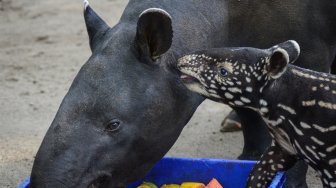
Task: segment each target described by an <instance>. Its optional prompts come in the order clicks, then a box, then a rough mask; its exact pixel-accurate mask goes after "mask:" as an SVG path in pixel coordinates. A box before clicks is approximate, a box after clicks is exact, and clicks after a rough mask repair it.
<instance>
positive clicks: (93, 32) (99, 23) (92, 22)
mask: <svg viewBox="0 0 336 188" xmlns="http://www.w3.org/2000/svg"><path fill="white" fill-rule="evenodd" d="M84 19H85V24H86V29H87V32H88V34H89V39H90V48H91V51H92V52H93V51H94V49H95V48H96V47H97V44H98V43H99V41H100V40H99V39H101V38H102V36H103V35H104V33H105V32H106V31H107V30H108V29H109V28H110V27H109V26H108V25H107V24H106V23H105V22H104V20H102V19H101V18H100V17H99V16H98V15H97V14H96V13H95V12H94V11H93V9H92V8H91V7H90V5H89V1H88V0H84Z"/></svg>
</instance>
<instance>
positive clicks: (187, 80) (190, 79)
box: [180, 74, 198, 83]
mask: <svg viewBox="0 0 336 188" xmlns="http://www.w3.org/2000/svg"><path fill="white" fill-rule="evenodd" d="M180 78H181V80H182V81H183V82H184V83H194V82H198V80H197V79H196V78H194V77H192V76H189V75H186V74H182V75H181V76H180Z"/></svg>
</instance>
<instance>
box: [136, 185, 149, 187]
mask: <svg viewBox="0 0 336 188" xmlns="http://www.w3.org/2000/svg"><path fill="white" fill-rule="evenodd" d="M137 188H151V187H149V186H148V185H140V186H138V187H137Z"/></svg>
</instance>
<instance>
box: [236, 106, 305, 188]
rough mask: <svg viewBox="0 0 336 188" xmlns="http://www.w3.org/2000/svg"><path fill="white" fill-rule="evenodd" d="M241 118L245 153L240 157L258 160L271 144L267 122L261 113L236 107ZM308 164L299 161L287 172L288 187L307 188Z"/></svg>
mask: <svg viewBox="0 0 336 188" xmlns="http://www.w3.org/2000/svg"><path fill="white" fill-rule="evenodd" d="M234 110H235V111H236V112H237V114H238V116H239V118H240V119H241V124H242V130H243V135H244V148H243V153H242V154H241V155H240V156H239V157H238V159H245V160H246V159H247V160H258V159H260V156H261V155H262V154H263V153H264V151H265V150H266V149H267V148H268V147H269V146H270V144H271V140H272V139H271V136H270V134H269V132H268V130H267V127H266V124H265V123H264V121H263V120H262V119H261V117H260V116H259V114H257V113H256V112H254V111H252V110H250V109H243V108H235V109H234ZM307 169H308V166H307V164H305V163H304V162H303V161H299V162H297V163H296V164H295V165H294V166H293V167H292V168H291V169H289V170H288V171H287V172H286V179H287V181H286V188H292V187H298V188H306V187H307V184H306V174H307Z"/></svg>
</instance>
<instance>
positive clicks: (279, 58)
mask: <svg viewBox="0 0 336 188" xmlns="http://www.w3.org/2000/svg"><path fill="white" fill-rule="evenodd" d="M288 63H289V55H288V53H287V51H286V50H284V49H282V48H277V49H275V50H274V51H273V52H272V55H271V57H270V60H269V62H268V63H267V65H266V71H267V73H268V75H269V76H270V77H271V78H273V79H277V78H279V77H280V76H281V75H282V74H283V73H284V72H285V71H286V68H287V65H288Z"/></svg>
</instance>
